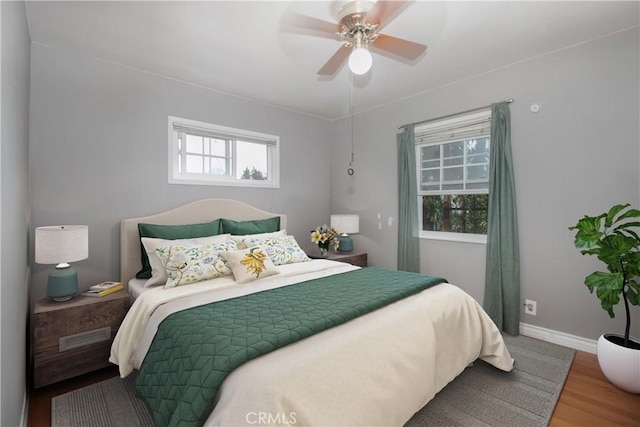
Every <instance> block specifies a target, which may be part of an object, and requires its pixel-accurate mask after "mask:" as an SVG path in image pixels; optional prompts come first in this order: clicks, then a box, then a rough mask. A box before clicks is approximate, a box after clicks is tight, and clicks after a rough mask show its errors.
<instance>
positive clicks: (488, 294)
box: [484, 102, 520, 335]
mask: <svg viewBox="0 0 640 427" xmlns="http://www.w3.org/2000/svg"><path fill="white" fill-rule="evenodd" d="M513 175H514V174H513V160H512V156H511V118H510V112H509V104H508V103H507V102H500V103H497V104H493V105H492V106H491V151H490V160H489V206H488V218H487V266H486V276H485V289H484V309H485V311H486V312H487V313H488V314H489V316H491V318H492V319H493V321H494V322H495V323H496V325H497V326H498V328H499V329H501V330H502V331H504V332H506V333H508V334H510V335H518V334H519V333H520V252H519V245H518V221H517V215H516V189H515V181H514V179H513Z"/></svg>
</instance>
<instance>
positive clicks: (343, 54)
mask: <svg viewBox="0 0 640 427" xmlns="http://www.w3.org/2000/svg"><path fill="white" fill-rule="evenodd" d="M350 53H351V48H349V47H346V46H345V45H342V46H340V49H338V50H337V51H336V53H334V54H333V56H332V57H331V58H329V60H328V61H327V62H326V63H325V64H324V65H323V66H322V68H320V71H318V75H321V76H332V75H334V74H335V73H336V71H338V69H339V68H340V67H341V66H342V64H344V62H345V61H346V60H347V58H348V57H349V54H350Z"/></svg>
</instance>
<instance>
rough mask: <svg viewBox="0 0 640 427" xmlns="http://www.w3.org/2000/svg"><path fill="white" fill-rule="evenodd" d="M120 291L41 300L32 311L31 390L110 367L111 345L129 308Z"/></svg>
mask: <svg viewBox="0 0 640 427" xmlns="http://www.w3.org/2000/svg"><path fill="white" fill-rule="evenodd" d="M129 305H130V299H129V294H128V293H126V292H125V291H124V290H122V291H118V292H115V293H113V294H111V295H107V296H104V297H85V296H81V295H77V296H75V297H73V298H72V299H71V300H69V301H64V302H55V301H52V300H51V299H50V298H42V299H40V300H39V301H38V302H36V305H35V308H34V310H33V336H32V350H33V387H34V388H38V387H42V386H45V385H48V384H51V383H55V382H58V381H61V380H64V379H67V378H71V377H75V376H77V375H81V374H85V373H87V372H91V371H95V370H97V369H101V368H105V367H107V366H110V363H109V354H110V351H111V343H112V342H113V338H114V337H115V335H116V332H117V331H118V328H119V327H120V323H121V322H122V319H124V316H125V315H126V314H127V310H128V309H129Z"/></svg>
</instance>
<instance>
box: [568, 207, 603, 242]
mask: <svg viewBox="0 0 640 427" xmlns="http://www.w3.org/2000/svg"><path fill="white" fill-rule="evenodd" d="M604 217H605V214H602V215H600V216H597V217H589V216H585V217H584V218H582V219H580V220H579V221H578V223H577V224H576V225H575V226H574V227H569V230H578V232H577V233H576V237H575V241H574V245H575V247H576V248H578V249H579V248H590V247H592V246H594V245H595V244H596V243H598V241H599V240H600V239H601V237H602V235H603V234H604V233H602V231H600V224H601V221H602V218H604Z"/></svg>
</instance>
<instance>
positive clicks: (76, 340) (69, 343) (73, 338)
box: [58, 326, 111, 351]
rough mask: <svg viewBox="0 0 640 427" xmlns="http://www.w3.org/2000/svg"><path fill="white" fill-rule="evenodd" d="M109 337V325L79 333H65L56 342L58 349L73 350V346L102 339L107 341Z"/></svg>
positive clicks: (77, 346) (81, 345)
mask: <svg viewBox="0 0 640 427" xmlns="http://www.w3.org/2000/svg"><path fill="white" fill-rule="evenodd" d="M110 339H111V326H106V327H104V328H100V329H94V330H92V331H88V332H81V333H79V334H74V335H67V336H66V337H60V340H59V342H58V345H59V348H60V351H67V350H73V349H74V348H79V347H84V346H86V345H90V344H95V343H98V342H102V341H108V340H110Z"/></svg>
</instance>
